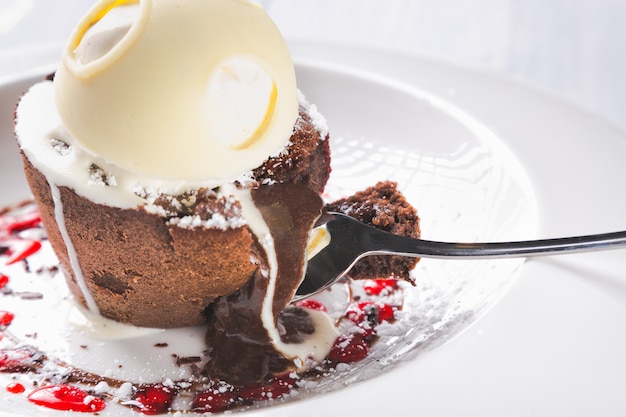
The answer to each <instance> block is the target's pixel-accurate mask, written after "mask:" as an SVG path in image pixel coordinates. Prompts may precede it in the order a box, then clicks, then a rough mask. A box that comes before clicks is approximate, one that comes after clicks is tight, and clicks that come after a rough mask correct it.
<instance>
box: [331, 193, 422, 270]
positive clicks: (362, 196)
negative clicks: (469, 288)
mask: <svg viewBox="0 0 626 417" xmlns="http://www.w3.org/2000/svg"><path fill="white" fill-rule="evenodd" d="M324 210H325V211H327V212H332V211H335V212H340V213H344V214H347V215H348V216H351V217H353V218H355V219H357V220H359V221H361V222H363V223H366V224H369V225H372V226H374V227H376V228H378V229H381V230H384V231H386V232H390V233H393V234H396V235H400V236H407V237H412V238H419V236H420V227H419V217H418V214H417V210H416V209H415V208H414V207H413V206H412V205H411V204H410V203H409V202H408V201H407V200H406V198H405V197H404V195H402V193H401V192H400V191H398V184H397V183H396V182H393V181H383V182H379V183H377V184H376V185H374V186H372V187H369V188H367V189H365V190H363V191H359V192H357V193H355V194H354V195H352V196H350V197H347V198H343V199H340V200H337V201H334V202H332V203H330V204H327V205H326V206H325V207H324ZM418 261H419V258H411V257H405V256H396V255H393V256H368V257H366V258H363V259H361V260H360V261H358V262H357V263H356V265H354V267H353V268H352V269H351V270H350V272H349V273H348V275H349V276H350V277H352V278H355V279H371V278H386V277H389V276H390V277H394V278H400V279H404V280H408V281H411V279H410V277H409V273H410V271H411V270H412V269H413V268H414V267H415V265H416V264H417V262H418Z"/></svg>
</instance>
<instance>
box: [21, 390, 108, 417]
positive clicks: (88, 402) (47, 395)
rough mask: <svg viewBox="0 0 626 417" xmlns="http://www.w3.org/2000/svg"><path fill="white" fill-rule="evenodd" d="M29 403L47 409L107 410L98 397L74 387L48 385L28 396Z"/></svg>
mask: <svg viewBox="0 0 626 417" xmlns="http://www.w3.org/2000/svg"><path fill="white" fill-rule="evenodd" d="M28 401H30V402H32V403H33V404H37V405H40V406H42V407H46V408H52V409H55V410H63V411H79V412H83V413H95V412H98V411H102V410H104V409H105V408H106V403H105V402H104V401H103V400H102V399H101V398H98V397H95V396H93V395H90V394H89V393H87V392H86V391H84V390H82V389H80V388H78V387H75V386H72V385H47V386H45V387H41V388H38V389H36V390H35V391H33V392H31V393H30V394H28Z"/></svg>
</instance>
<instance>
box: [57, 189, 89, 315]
mask: <svg viewBox="0 0 626 417" xmlns="http://www.w3.org/2000/svg"><path fill="white" fill-rule="evenodd" d="M48 184H49V185H50V192H51V193H52V201H53V203H54V219H55V220H56V223H57V226H58V228H59V232H61V237H62V238H63V242H64V243H65V249H66V250H67V256H68V257H69V260H70V265H71V267H72V271H73V272H74V279H75V280H76V284H78V288H79V289H80V292H81V293H82V296H83V298H84V299H85V304H87V308H88V309H89V311H90V312H92V313H96V314H99V312H100V310H99V309H98V305H97V304H96V301H95V300H94V299H93V297H92V296H91V293H90V292H89V288H87V282H86V281H85V277H84V275H83V270H82V268H81V267H80V262H79V261H78V256H77V255H76V250H75V249H74V244H73V243H72V239H70V235H69V233H68V232H67V227H66V226H65V217H64V216H63V202H62V201H61V192H60V191H59V187H57V186H56V185H55V184H54V183H52V182H48Z"/></svg>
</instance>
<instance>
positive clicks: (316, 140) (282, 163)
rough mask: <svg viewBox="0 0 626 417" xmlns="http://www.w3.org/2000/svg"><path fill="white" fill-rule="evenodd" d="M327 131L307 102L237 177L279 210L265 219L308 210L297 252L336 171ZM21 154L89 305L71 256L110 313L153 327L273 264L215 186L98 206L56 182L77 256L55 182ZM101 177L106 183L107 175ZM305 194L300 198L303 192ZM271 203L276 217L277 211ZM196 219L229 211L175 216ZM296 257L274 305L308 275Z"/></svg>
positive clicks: (184, 315)
mask: <svg viewBox="0 0 626 417" xmlns="http://www.w3.org/2000/svg"><path fill="white" fill-rule="evenodd" d="M48 82H49V81H48ZM17 121H18V123H19V113H18V120H17ZM18 126H19V125H18ZM323 134H324V133H323ZM324 135H325V136H324V137H322V136H320V132H318V131H317V130H316V129H315V127H314V125H313V123H312V120H311V117H310V115H309V114H308V112H307V109H305V108H304V107H302V106H301V108H300V117H299V119H298V121H297V123H296V125H295V127H294V132H293V135H292V137H291V139H290V142H289V144H288V146H287V147H286V148H285V149H284V151H283V152H282V153H280V154H279V155H277V156H275V157H271V158H269V159H268V160H266V161H265V163H264V164H263V165H262V166H260V167H258V168H257V169H255V170H254V171H253V173H252V179H251V181H248V182H247V183H246V184H236V186H237V187H239V188H244V187H247V188H250V189H251V194H252V196H253V198H254V199H255V200H263V201H264V202H262V203H261V204H263V205H265V206H266V207H267V209H266V210H265V211H266V212H268V213H269V214H268V216H274V217H273V218H272V219H269V220H267V221H268V222H269V223H271V222H274V223H275V224H280V223H281V222H282V223H283V226H285V227H293V225H292V224H286V223H285V222H288V221H289V218H286V217H282V216H284V215H285V213H286V212H284V211H282V208H283V207H286V206H288V205H292V206H294V212H298V213H300V214H299V215H300V217H304V218H301V219H300V220H301V221H299V222H297V223H296V226H295V227H298V228H301V229H302V230H295V231H294V233H296V234H297V233H299V234H300V241H298V242H293V243H292V244H291V247H292V248H293V249H295V250H297V251H300V257H302V254H303V253H304V250H305V247H306V238H305V236H304V235H305V234H306V233H308V228H309V227H310V225H311V224H312V223H313V222H314V221H315V218H316V217H317V216H318V215H319V213H320V210H321V208H322V200H321V198H320V197H319V194H320V192H321V191H322V190H323V188H324V185H325V184H326V181H327V179H328V176H329V173H330V167H329V163H330V151H329V145H328V140H327V134H324ZM18 136H19V129H18ZM50 139H51V140H52V139H53V138H50ZM23 155H24V154H23ZM23 160H24V166H25V171H26V176H27V179H28V182H29V184H30V186H31V189H32V191H33V194H34V197H35V199H36V201H37V202H38V204H39V206H40V207H41V216H42V221H43V224H44V226H45V228H46V230H47V233H48V236H49V239H50V241H51V243H52V246H53V248H54V250H55V252H56V254H57V256H58V257H59V260H60V262H61V267H62V268H63V270H64V272H65V274H66V277H67V279H68V283H69V286H70V288H71V290H72V292H73V294H74V295H75V296H76V297H77V298H78V299H79V300H80V302H81V303H82V304H83V305H84V306H85V307H88V305H87V302H86V300H85V297H84V294H83V290H82V289H81V288H80V285H79V283H78V279H77V277H76V275H75V270H76V268H75V267H76V265H73V263H75V262H78V263H79V265H80V270H81V273H82V275H83V277H84V280H85V284H86V286H87V289H88V291H89V292H90V294H91V295H92V297H93V300H94V301H95V303H96V304H97V308H98V310H99V312H100V314H101V315H103V316H104V317H106V318H109V319H112V320H115V321H119V322H123V323H130V324H133V325H136V326H141V327H156V328H173V327H183V326H190V325H199V324H202V323H204V322H205V317H204V315H203V311H204V310H205V308H206V307H207V306H208V305H209V304H211V303H212V302H213V300H215V299H216V298H217V297H220V296H224V295H229V294H231V293H233V292H235V291H236V290H238V289H239V288H241V287H242V286H243V285H244V284H245V283H246V282H247V281H249V280H250V279H251V277H253V276H254V275H255V271H256V270H257V269H258V264H264V263H266V261H265V259H264V256H265V255H264V252H263V249H262V248H261V247H260V245H259V244H258V242H257V240H256V238H255V236H254V234H253V233H252V232H251V231H250V229H249V227H247V226H246V225H241V223H240V222H241V205H240V204H239V202H238V201H236V200H234V199H233V198H232V197H231V196H227V195H224V194H220V193H219V192H216V191H215V190H209V189H199V190H197V191H193V192H191V193H188V194H183V195H180V196H168V195H161V196H158V197H157V198H155V199H153V202H152V205H151V206H152V207H153V209H152V210H149V211H148V210H146V209H144V208H141V207H140V208H136V209H120V208H117V207H113V206H108V205H105V204H97V203H94V202H92V201H90V200H89V199H87V198H84V197H82V196H80V195H78V194H77V193H76V192H75V191H74V190H73V189H71V188H68V187H63V186H61V187H58V191H59V196H58V198H60V201H61V202H62V206H63V214H64V223H65V224H64V228H65V229H66V230H67V234H68V235H69V238H70V240H71V242H72V244H73V247H74V248H73V249H74V251H73V252H74V253H72V254H70V253H69V251H68V249H67V247H66V243H65V241H66V239H65V238H64V236H63V232H62V231H61V230H60V228H59V226H58V220H59V219H58V218H57V214H55V203H54V201H53V200H54V198H55V197H54V196H53V194H52V191H51V185H50V183H49V181H48V179H46V177H45V176H44V175H43V174H42V173H41V172H40V171H38V170H37V169H35V168H34V166H33V164H32V163H31V162H30V160H29V158H28V157H26V156H24V158H23ZM90 169H92V170H93V171H94V173H93V175H103V176H104V174H103V173H102V171H101V170H100V171H99V170H98V167H95V168H94V167H93V166H92V167H90ZM101 182H102V183H103V184H104V185H103V186H104V187H107V186H108V185H107V179H106V177H104V178H101ZM298 192H299V193H301V194H302V199H298V198H296V197H297V196H296V193H298ZM255 204H257V203H255ZM257 205H258V204H257ZM300 205H304V206H305V207H300ZM154 207H156V208H157V209H158V210H155V209H154ZM303 208H306V210H302V209H303ZM260 209H261V208H260ZM272 210H274V212H275V213H278V214H277V215H273V214H271V211H272ZM154 211H158V212H159V214H157V213H155V212H154ZM261 211H263V210H261ZM163 213H165V216H163V215H162V214H163ZM190 217H191V218H193V219H196V221H198V222H199V223H202V221H209V220H210V219H212V218H214V217H219V218H223V219H224V225H225V226H224V225H217V226H216V227H204V226H195V225H194V224H192V225H185V224H182V223H181V222H178V223H177V222H176V219H177V218H180V219H183V218H186V219H188V218H190ZM233 225H234V226H235V227H233ZM305 229H306V230H305ZM289 230H291V229H289ZM74 256H75V257H76V258H77V259H73V257H74ZM294 256H295V255H294ZM251 257H252V258H254V259H255V261H254V262H251V261H250V259H251ZM289 262H295V264H294V265H293V268H292V270H291V271H290V274H292V276H293V278H291V279H288V280H286V282H281V281H279V282H280V288H279V291H277V297H278V296H280V297H281V299H282V301H280V302H278V303H277V305H280V304H282V303H283V302H284V304H286V301H288V299H289V298H290V297H291V294H292V293H293V291H295V287H296V286H297V281H298V280H299V279H300V277H301V276H302V268H303V267H304V265H303V260H302V259H300V260H299V261H298V260H297V259H290V260H289ZM285 300H286V301H285ZM284 304H282V305H284ZM277 309H278V310H279V309H280V308H279V307H277Z"/></svg>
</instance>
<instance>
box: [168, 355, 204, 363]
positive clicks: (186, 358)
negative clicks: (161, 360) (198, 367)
mask: <svg viewBox="0 0 626 417" xmlns="http://www.w3.org/2000/svg"><path fill="white" fill-rule="evenodd" d="M174 356H175V357H176V366H182V365H189V364H193V363H197V362H200V361H202V358H201V357H200V356H182V357H181V356H178V355H174Z"/></svg>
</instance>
